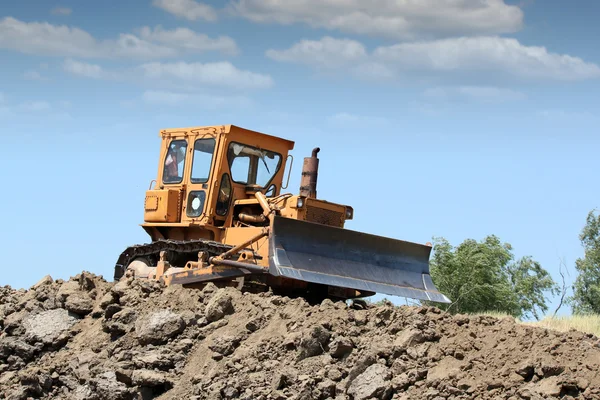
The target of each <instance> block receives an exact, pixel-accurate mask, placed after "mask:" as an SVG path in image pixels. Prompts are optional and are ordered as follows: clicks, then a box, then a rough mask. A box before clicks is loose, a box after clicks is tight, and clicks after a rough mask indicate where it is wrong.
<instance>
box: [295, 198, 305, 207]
mask: <svg viewBox="0 0 600 400" xmlns="http://www.w3.org/2000/svg"><path fill="white" fill-rule="evenodd" d="M296 207H297V208H302V207H304V197H298V202H297V203H296Z"/></svg>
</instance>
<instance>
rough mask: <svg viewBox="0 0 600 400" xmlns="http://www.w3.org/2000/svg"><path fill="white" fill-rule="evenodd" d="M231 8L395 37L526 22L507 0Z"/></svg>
mask: <svg viewBox="0 0 600 400" xmlns="http://www.w3.org/2000/svg"><path fill="white" fill-rule="evenodd" d="M229 8H230V11H231V12H232V13H234V14H236V15H239V16H241V17H244V18H247V19H249V20H251V21H254V22H259V23H278V24H284V25H287V24H293V23H303V24H307V25H309V26H311V27H314V28H325V29H329V30H339V31H341V32H346V33H353V34H365V35H371V36H380V37H387V38H395V39H414V38H416V37H446V36H460V35H482V34H485V35H489V34H500V33H512V32H516V31H518V30H520V29H521V28H522V26H523V11H522V10H521V9H520V8H519V7H517V6H514V5H508V4H506V3H505V2H504V0H420V1H414V0H370V1H368V2H367V1H363V0H343V1H340V0H295V1H280V0H235V1H232V2H231V5H230V7H229Z"/></svg>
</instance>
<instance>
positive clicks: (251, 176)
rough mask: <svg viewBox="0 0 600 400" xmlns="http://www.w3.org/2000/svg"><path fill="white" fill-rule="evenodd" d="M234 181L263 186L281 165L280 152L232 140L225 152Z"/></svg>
mask: <svg viewBox="0 0 600 400" xmlns="http://www.w3.org/2000/svg"><path fill="white" fill-rule="evenodd" d="M227 159H228V161H229V169H230V170H231V178H232V179H233V181H234V182H235V183H241V184H245V185H252V184H255V185H258V186H260V187H262V188H265V187H266V186H267V185H268V184H269V182H271V180H272V179H273V177H274V176H275V174H276V173H277V171H279V168H280V167H281V154H278V153H275V152H272V151H269V150H263V149H259V148H256V147H252V146H248V145H244V144H241V143H235V142H232V143H231V144H230V145H229V149H228V152H227Z"/></svg>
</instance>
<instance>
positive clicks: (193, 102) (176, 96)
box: [142, 90, 252, 110]
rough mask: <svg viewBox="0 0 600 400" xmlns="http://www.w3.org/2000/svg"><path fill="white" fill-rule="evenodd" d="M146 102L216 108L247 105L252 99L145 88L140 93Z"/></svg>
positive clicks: (173, 105) (172, 105)
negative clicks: (145, 89)
mask: <svg viewBox="0 0 600 400" xmlns="http://www.w3.org/2000/svg"><path fill="white" fill-rule="evenodd" d="M142 101H143V102H144V103H146V104H151V105H161V106H171V107H181V106H186V105H188V106H190V107H193V108H200V109H209V110H214V109H218V108H223V107H227V108H232V107H247V106H250V105H251V104H252V101H251V100H250V99H249V98H247V97H244V96H213V95H208V94H206V95H205V94H190V93H178V92H170V91H161V90H147V91H145V92H144V93H143V95H142Z"/></svg>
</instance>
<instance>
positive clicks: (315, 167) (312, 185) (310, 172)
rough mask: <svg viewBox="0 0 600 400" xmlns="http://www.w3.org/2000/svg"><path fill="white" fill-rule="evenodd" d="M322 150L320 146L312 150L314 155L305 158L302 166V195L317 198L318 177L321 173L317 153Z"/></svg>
mask: <svg viewBox="0 0 600 400" xmlns="http://www.w3.org/2000/svg"><path fill="white" fill-rule="evenodd" d="M320 151H321V149H320V148H318V147H317V148H315V149H314V150H313V152H312V157H306V158H305V159H304V165H303V166H302V180H301V181H300V196H303V197H309V198H312V199H316V198H317V178H318V175H319V159H318V158H317V155H318V154H319V152H320Z"/></svg>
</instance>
